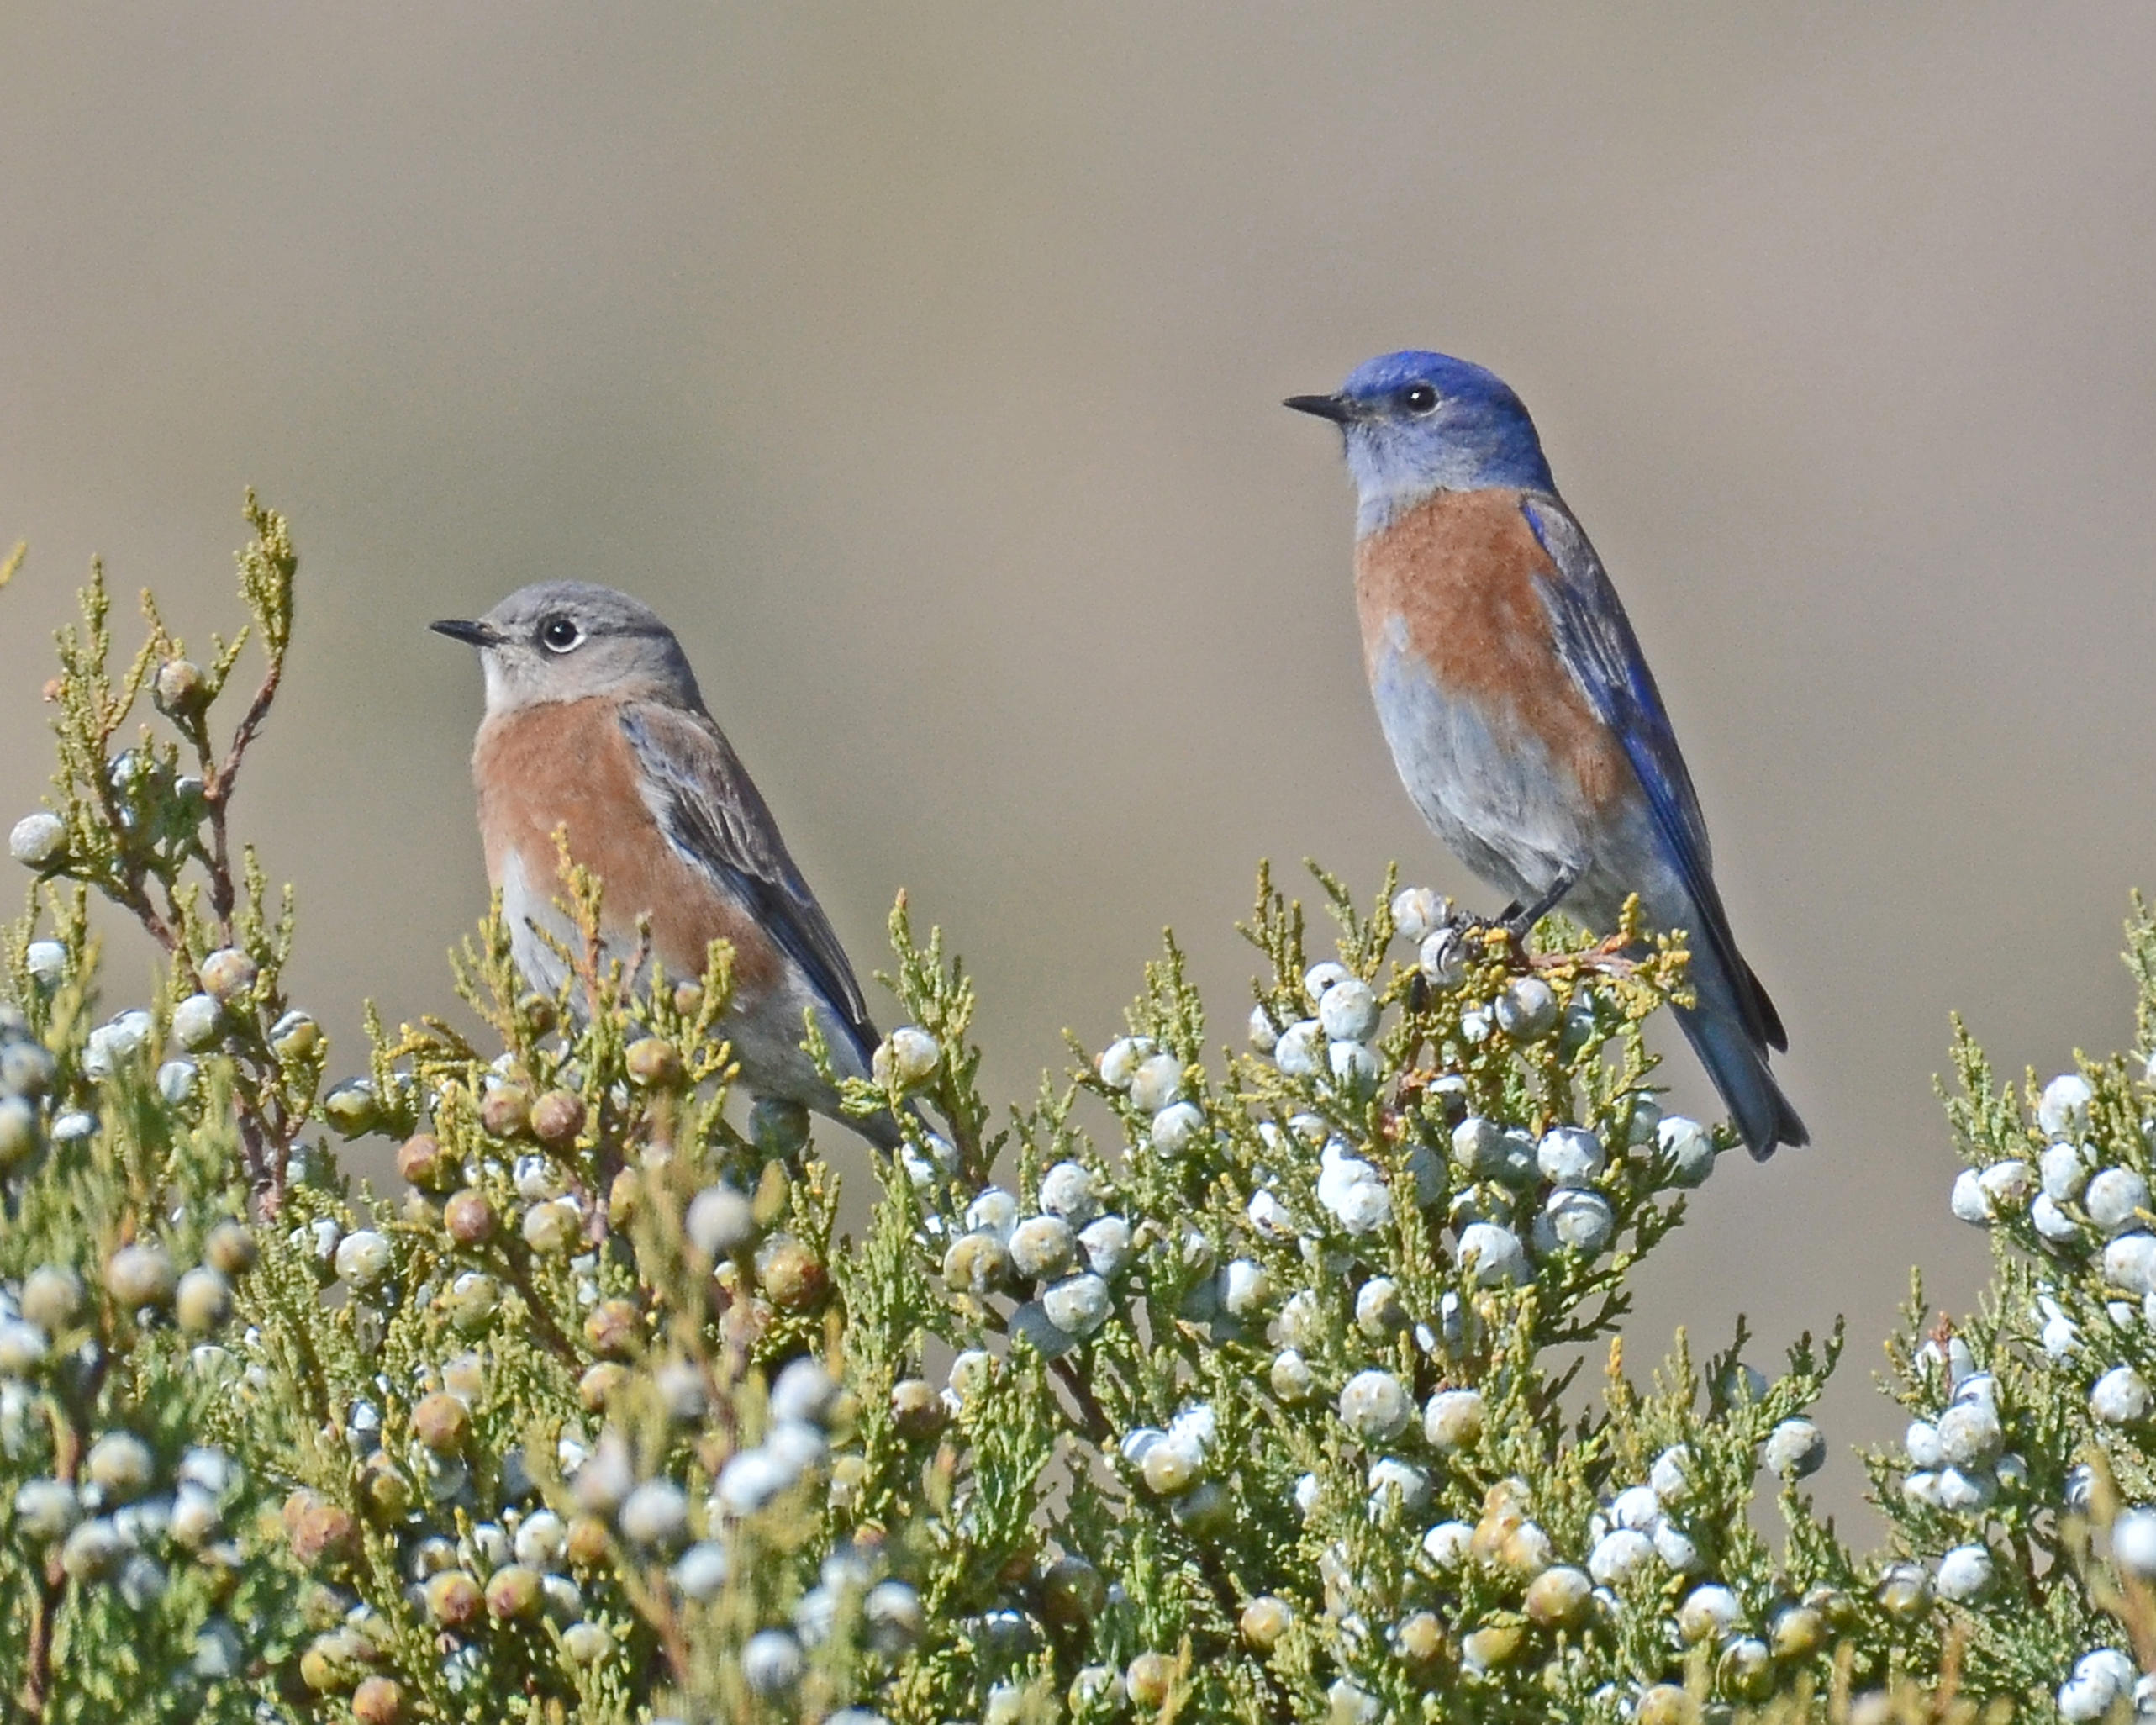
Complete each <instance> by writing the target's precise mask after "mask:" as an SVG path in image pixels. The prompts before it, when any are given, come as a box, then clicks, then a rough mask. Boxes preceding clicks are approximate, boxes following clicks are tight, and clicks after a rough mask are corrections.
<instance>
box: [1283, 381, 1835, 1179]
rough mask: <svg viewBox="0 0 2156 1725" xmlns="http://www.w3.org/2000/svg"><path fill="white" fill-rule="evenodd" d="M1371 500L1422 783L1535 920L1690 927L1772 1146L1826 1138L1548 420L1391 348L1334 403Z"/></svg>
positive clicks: (1720, 1026)
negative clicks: (1571, 497)
mask: <svg viewBox="0 0 2156 1725" xmlns="http://www.w3.org/2000/svg"><path fill="white" fill-rule="evenodd" d="M1287 405H1288V406H1289V407H1291V408H1294V409H1297V410H1298V411H1299V412H1302V413H1306V414H1316V415H1318V416H1319V417H1320V419H1331V420H1332V421H1334V422H1335V423H1336V425H1339V426H1340V428H1341V431H1342V435H1343V437H1344V439H1345V441H1346V444H1347V466H1348V471H1349V472H1351V473H1352V475H1353V476H1354V479H1355V483H1356V488H1357V493H1359V502H1358V504H1357V515H1356V546H1355V597H1356V604H1357V609H1358V610H1359V611H1360V613H1361V616H1362V623H1363V662H1364V666H1365V668H1366V669H1367V670H1368V673H1369V678H1370V689H1371V693H1372V694H1373V695H1374V696H1375V698H1376V700H1377V706H1378V720H1379V721H1380V722H1381V723H1382V724H1383V725H1384V732H1385V740H1386V741H1387V742H1388V743H1389V744H1390V745H1391V746H1392V752H1393V761H1394V765H1396V766H1397V767H1398V768H1399V769H1400V778H1401V780H1402V781H1403V782H1404V783H1405V785H1406V786H1407V792H1408V794H1409V795H1410V797H1412V798H1413V799H1415V807H1416V808H1417V809H1419V810H1421V813H1422V818H1423V819H1424V820H1426V821H1428V822H1429V823H1430V825H1431V827H1432V828H1433V829H1434V830H1435V831H1436V833H1437V836H1439V837H1440V838H1442V839H1443V840H1444V841H1445V842H1446V843H1447V845H1448V846H1450V847H1452V851H1453V852H1454V854H1456V855H1457V856H1458V857H1459V858H1460V860H1461V861H1462V862H1465V863H1466V864H1467V865H1468V867H1469V868H1472V869H1473V871H1474V872H1475V873H1477V874H1479V875H1480V876H1481V877H1482V878H1484V880H1486V881H1489V883H1490V884H1492V885H1494V886H1496V887H1498V888H1499V889H1501V890H1503V891H1504V892H1505V893H1507V894H1510V896H1511V898H1512V899H1513V905H1512V907H1511V909H1510V910H1508V911H1507V912H1506V913H1505V915H1506V920H1507V921H1511V922H1513V924H1514V926H1516V927H1517V928H1519V929H1520V930H1521V931H1523V932H1524V931H1526V929H1528V928H1530V927H1531V926H1533V925H1534V923H1535V922H1536V921H1537V919H1539V918H1540V917H1542V915H1546V914H1547V912H1549V911H1550V910H1554V909H1555V908H1556V907H1557V905H1558V904H1559V903H1560V902H1563V904H1564V905H1565V908H1566V909H1567V910H1568V912H1570V913H1571V914H1573V915H1577V916H1578V917H1579V918H1580V919H1581V920H1582V921H1585V922H1586V923H1588V924H1589V925H1590V926H1600V927H1601V928H1604V929H1607V928H1609V927H1610V926H1613V925H1614V924H1615V923H1616V920H1617V917H1618V915H1619V913H1620V912H1621V910H1622V909H1623V907H1624V903H1625V900H1626V899H1627V898H1628V897H1630V896H1631V894H1634V893H1637V894H1638V895H1639V899H1640V904H1641V906H1642V909H1643V910H1644V911H1645V912H1646V915H1647V920H1648V921H1650V922H1651V923H1653V925H1654V926H1657V927H1658V928H1662V929H1664V930H1676V929H1684V930H1687V931H1689V932H1690V935H1691V938H1692V962H1691V982H1692V986H1693V989H1694V990H1695V993H1696V994H1697V996H1698V1001H1697V1004H1696V1005H1694V1006H1690V1007H1680V1008H1679V1009H1678V1011H1677V1018H1678V1022H1679V1024H1681V1025H1682V1026H1684V1034H1685V1036H1686V1037H1689V1039H1690V1042H1691V1044H1692V1047H1693V1049H1694V1051H1695V1052H1696V1053H1697V1054H1698V1055H1699V1057H1700V1063H1702V1064H1703V1065H1705V1068H1706V1069H1707V1073H1708V1075H1709V1076H1710V1077H1711V1078H1712V1079H1713V1080H1714V1083H1715V1088H1716V1089H1717V1090H1719V1091H1720V1092H1721V1097H1722V1100H1723V1101H1724V1102H1725V1103H1726V1105H1728V1107H1729V1110H1730V1112H1731V1113H1732V1115H1734V1116H1736V1120H1737V1130H1738V1131H1739V1132H1742V1134H1743V1136H1744V1142H1746V1143H1747V1145H1748V1146H1750V1147H1751V1150H1752V1153H1753V1155H1754V1156H1755V1157H1758V1158H1761V1159H1764V1158H1767V1157H1769V1156H1770V1155H1772V1154H1773V1153H1774V1147H1775V1146H1776V1145H1777V1144H1801V1143H1804V1142H1807V1137H1808V1135H1807V1134H1806V1132H1805V1126H1804V1122H1803V1121H1801V1120H1800V1119H1798V1118H1797V1116H1796V1111H1795V1110H1794V1109H1793V1108H1791V1107H1790V1103H1789V1099H1788V1098H1787V1097H1785V1096H1784V1095H1783V1094H1782V1092H1781V1089H1780V1087H1779V1085H1777V1084H1776V1083H1775V1082H1774V1075H1773V1074H1771V1073H1770V1072H1769V1070H1768V1068H1767V1051H1768V1049H1769V1047H1773V1048H1778V1049H1782V1048H1787V1047H1788V1046H1789V1039H1788V1037H1787V1036H1786V1035H1785V1034H1784V1031H1783V1029H1782V1024H1781V1020H1780V1019H1779V1017H1778V1016H1777V1015H1775V1012H1774V1003H1773V1002H1772V1001H1770V1000H1768V998H1767V991H1766V990H1765V989H1763V988H1762V987H1760V985H1759V979H1758V978H1757V977H1756V976H1754V975H1753V973H1752V968H1751V967H1750V966H1749V965H1747V963H1745V962H1744V959H1743V957H1742V955H1740V954H1739V953H1738V952H1737V942H1736V939H1735V937H1734V936H1732V934H1731V933H1730V929H1729V920H1728V917H1727V916H1726V915H1725V914H1724V912H1723V910H1722V905H1721V894H1718V893H1717V892H1716V890H1715V883H1714V869H1713V864H1712V862H1711V857H1710V855H1709V852H1708V847H1707V829H1706V823H1705V820H1703V819H1702V818H1701V816H1700V804H1699V799H1698V796H1697V795H1696V794H1695V792H1694V791H1693V789H1692V778H1691V775H1690V774H1689V773H1688V772H1686V771H1685V768H1684V757H1683V756H1681V755H1680V754H1679V753H1678V752H1677V738H1676V736H1675V735H1674V732H1673V731H1671V729H1670V726H1669V716H1668V714H1667V713H1665V712H1664V711H1663V706H1662V697H1661V695H1660V694H1658V692H1657V691H1656V688H1655V686H1654V678H1653V675H1652V674H1651V673H1649V672H1648V670H1647V661H1646V659H1645V658H1644V657H1642V654H1641V652H1640V646H1639V641H1638V639H1637V636H1634V635H1633V633H1632V626H1631V622H1630V621H1629V620H1627V619H1626V616H1625V610H1624V607H1623V606H1622V605H1621V604H1619V603H1618V602H1617V593H1616V588H1614V587H1613V586H1611V585H1610V578H1609V576H1608V575H1607V574H1606V573H1605V572H1604V570H1603V567H1602V563H1601V560H1600V558H1599V557H1596V556H1595V548H1594V546H1591V545H1589V543H1588V542H1587V535H1586V534H1585V532H1584V531H1583V530H1581V528H1580V525H1579V522H1578V521H1577V520H1574V518H1573V514H1572V511H1571V510H1570V509H1567V508H1566V507H1565V504H1564V500H1563V499H1562V498H1560V497H1559V496H1558V493H1557V484H1556V482H1555V481H1554V480H1553V479H1552V478H1551V477H1550V469H1549V463H1548V462H1547V461H1546V460H1544V459H1543V456H1542V441H1541V440H1540V439H1539V438H1538V437H1537V435H1536V434H1535V425H1534V421H1533V420H1531V419H1529V418H1528V417H1527V409H1526V408H1525V407H1523V406H1522V405H1521V402H1520V398H1519V397H1517V396H1516V395H1515V394H1514V393H1512V392H1511V390H1510V389H1509V388H1506V387H1505V384H1504V383H1503V382H1501V381H1500V379H1498V378H1497V377H1494V375H1492V374H1491V373H1490V372H1486V371H1484V369H1483V368H1482V367H1480V366H1475V365H1470V364H1468V362H1467V361H1464V360H1457V359H1452V358H1448V357H1447V356H1445V355H1443V354H1439V353H1421V352H1412V351H1410V352H1405V353H1394V354H1387V355H1385V356H1383V357H1381V358H1378V359H1373V360H1372V361H1369V363H1368V364H1367V365H1364V366H1363V367H1359V368H1358V369H1357V371H1355V372H1353V373H1352V375H1351V376H1350V377H1348V379H1347V382H1346V383H1345V384H1343V385H1342V388H1341V389H1340V391H1339V393H1337V394H1335V395H1298V396H1294V397H1293V398H1290V399H1289V401H1288V403H1287Z"/></svg>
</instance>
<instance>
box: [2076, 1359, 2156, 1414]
mask: <svg viewBox="0 0 2156 1725" xmlns="http://www.w3.org/2000/svg"><path fill="white" fill-rule="evenodd" d="M2089 1411H2090V1413H2092V1414H2094V1415H2095V1416H2096V1418H2098V1419H2099V1420H2101V1421H2102V1422H2104V1423H2105V1424H2106V1425H2107V1426H2130V1425H2132V1424H2134V1423H2136V1422H2138V1421H2139V1420H2141V1419H2143V1418H2144V1417H2145V1416H2147V1414H2148V1380H2147V1379H2145V1378H2143V1376H2142V1375H2141V1374H2140V1373H2139V1372H2138V1371H2136V1370H2134V1369H2133V1368H2132V1366H2128V1365H2122V1366H2113V1367H2112V1368H2111V1370H2109V1371H2107V1372H2106V1373H2105V1374H2103V1376H2102V1377H2101V1378H2099V1379H2096V1382H2095V1387H2094V1388H2093V1389H2091V1390H2090V1391H2089Z"/></svg>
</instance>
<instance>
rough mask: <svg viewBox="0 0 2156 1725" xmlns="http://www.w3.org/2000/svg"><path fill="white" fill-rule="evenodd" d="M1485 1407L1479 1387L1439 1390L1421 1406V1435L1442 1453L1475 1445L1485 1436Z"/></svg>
mask: <svg viewBox="0 0 2156 1725" xmlns="http://www.w3.org/2000/svg"><path fill="white" fill-rule="evenodd" d="M1484 1412H1485V1408H1484V1402H1483V1396H1482V1391H1481V1390H1438V1391H1437V1392H1436V1395H1432V1396H1431V1398H1430V1400H1429V1401H1428V1402H1427V1403H1426V1405H1425V1406H1424V1407H1423V1410H1422V1435H1423V1436H1424V1438H1427V1439H1428V1440H1429V1443H1430V1447H1431V1448H1432V1449H1435V1450H1436V1451H1437V1452H1438V1453H1440V1454H1442V1455H1454V1454H1458V1453H1459V1452H1460V1451H1461V1450H1463V1449H1472V1448H1473V1447H1474V1446H1475V1445H1476V1444H1477V1443H1479V1442H1481V1440H1482V1428H1483V1419H1484Z"/></svg>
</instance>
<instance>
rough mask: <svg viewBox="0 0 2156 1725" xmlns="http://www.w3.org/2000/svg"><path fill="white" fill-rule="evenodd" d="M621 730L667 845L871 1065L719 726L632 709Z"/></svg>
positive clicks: (857, 1008) (836, 973)
mask: <svg viewBox="0 0 2156 1725" xmlns="http://www.w3.org/2000/svg"><path fill="white" fill-rule="evenodd" d="M621 728H622V731H623V732H624V733H625V735H626V736H628V738H629V741H630V746H631V747H632V748H634V749H635V752H636V755H637V758H638V759H639V760H640V761H641V762H642V763H643V765H644V768H645V771H646V773H648V774H649V775H650V777H651V781H652V783H654V785H655V786H656V787H657V788H658V789H660V791H661V792H662V798H663V804H664V808H663V813H662V816H661V821H662V826H663V828H664V830H665V832H666V835H667V840H668V841H669V842H671V843H672V845H673V847H675V849H676V850H677V851H679V852H681V853H682V855H683V856H684V857H687V858H688V860H689V861H690V862H692V863H693V864H694V865H695V866H696V867H697V868H701V869H703V870H704V872H705V873H707V874H709V876H711V878H713V879H714V880H715V881H716V882H717V883H718V884H720V887H722V888H723V889H725V891H726V892H728V893H730V894H732V896H733V897H734V898H735V899H737V900H738V901H739V902H740V903H741V904H742V905H744V906H746V908H747V910H748V911H749V913H750V915H752V916H754V917H755V919H756V922H757V925H758V926H760V927H762V929H763V931H765V932H766V933H767V934H768V935H769V936H771V937H772V940H774V941H775V942H778V946H779V948H780V950H781V951H783V952H785V953H786V955H787V956H788V957H790V958H792V959H793V962H794V963H796V964H798V965H799V966H800V967H801V969H802V971H803V972H804V973H805V974H806V975H807V977H808V979H809V986H810V987H811V988H812V989H814V991H815V993H816V994H817V995H818V996H819V997H820V999H821V1000H823V1002H824V1003H825V1005H826V1006H827V1007H829V1008H830V1013H831V1015H832V1017H833V1018H834V1019H835V1020H836V1021H837V1023H838V1025H839V1026H841V1028H842V1029H843V1030H844V1031H845V1033H846V1037H847V1038H848V1039H849V1040H850V1041H851V1042H852V1043H853V1044H854V1052H856V1053H857V1055H859V1057H860V1058H861V1060H862V1063H863V1064H864V1065H866V1063H867V1060H868V1058H869V1055H870V1053H871V1052H872V1051H873V1050H874V1048H875V1047H876V1043H877V1040H878V1038H877V1034H876V1027H875V1026H874V1025H873V1024H872V1023H871V1022H870V1021H869V1018H868V1010H867V1004H866V1003H865V1002H864V1001H863V1000H862V994H861V985H860V984H859V983H857V981H855V980H854V975H853V968H852V967H851V965H850V964H848V963H847V962H846V952H845V949H844V948H843V947H841V946H840V945H839V940H838V936H837V934H836V932H835V931H833V930H832V928H831V925H830V920H829V919H828V918H826V917H825V915H824V911H823V907H822V906H821V905H819V904H817V902H816V899H815V894H813V893H811V892H810V891H809V885H808V883H807V882H806V881H804V879H803V878H801V873H800V871H799V869H798V868H795V867H794V866H793V858H792V857H790V856H788V854H787V851H786V846H785V842H784V841H783V840H782V839H781V838H780V837H779V836H778V825H777V823H776V822H774V821H773V820H772V817H771V811H770V810H768V809H767V808H766V807H765V805H764V801H763V799H762V797H761V796H760V795H758V794H757V793H756V786H755V785H754V784H753V783H751V782H750V779H749V776H748V774H747V773H746V772H744V771H743V770H742V768H741V762H739V761H738V760H736V759H735V756H734V752H733V749H732V747H731V746H730V745H729V744H728V743H727V741H726V740H725V736H723V735H722V734H721V733H720V731H719V728H718V726H717V725H714V724H713V723H712V722H711V721H710V720H709V718H707V717H705V716H704V715H702V714H700V713H698V714H694V715H691V714H687V713H683V712H681V711H678V710H672V709H669V708H663V707H658V706H654V705H651V704H630V705H627V706H625V707H624V708H623V710H622V713H621Z"/></svg>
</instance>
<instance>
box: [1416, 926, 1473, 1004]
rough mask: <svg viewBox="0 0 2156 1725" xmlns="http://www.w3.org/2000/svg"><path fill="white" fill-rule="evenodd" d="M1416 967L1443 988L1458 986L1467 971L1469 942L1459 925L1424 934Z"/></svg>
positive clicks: (1417, 955) (1418, 951)
mask: <svg viewBox="0 0 2156 1725" xmlns="http://www.w3.org/2000/svg"><path fill="white" fill-rule="evenodd" d="M1415 967H1416V968H1418V969H1419V970H1421V973H1423V975H1425V976H1426V977H1427V978H1428V979H1430V980H1431V982H1432V983H1434V984H1436V986H1437V987H1439V988H1441V989H1450V988H1457V987H1458V985H1459V983H1460V981H1461V979H1463V977H1465V976H1466V975H1467V973H1468V943H1467V940H1466V937H1465V936H1463V934H1462V932H1461V931H1459V930H1458V929H1457V928H1441V929H1438V930H1437V931H1435V932H1434V933H1432V934H1429V935H1426V936H1424V937H1423V941H1422V944H1421V947H1420V948H1419V949H1418V950H1417V952H1416V953H1415Z"/></svg>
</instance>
